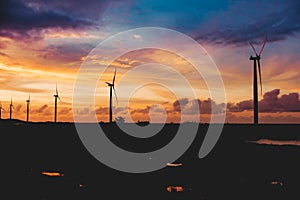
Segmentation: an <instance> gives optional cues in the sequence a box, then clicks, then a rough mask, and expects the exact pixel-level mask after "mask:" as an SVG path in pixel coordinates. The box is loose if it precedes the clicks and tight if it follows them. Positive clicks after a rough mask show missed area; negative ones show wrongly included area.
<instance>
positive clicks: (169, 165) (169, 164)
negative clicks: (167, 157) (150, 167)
mask: <svg viewBox="0 0 300 200" xmlns="http://www.w3.org/2000/svg"><path fill="white" fill-rule="evenodd" d="M167 166H168V167H180V166H182V163H167Z"/></svg>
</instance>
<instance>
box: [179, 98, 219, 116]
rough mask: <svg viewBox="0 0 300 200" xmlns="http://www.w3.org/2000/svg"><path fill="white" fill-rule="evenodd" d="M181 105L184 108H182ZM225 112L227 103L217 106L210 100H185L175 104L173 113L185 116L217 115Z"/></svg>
mask: <svg viewBox="0 0 300 200" xmlns="http://www.w3.org/2000/svg"><path fill="white" fill-rule="evenodd" d="M180 103H182V104H181V106H182V107H180ZM224 110H225V103H221V104H217V103H216V102H215V101H214V100H212V99H210V98H208V99H205V100H200V99H192V100H189V99H188V98H183V99H179V100H176V101H175V102H174V103H173V111H174V112H181V111H184V113H185V114H197V113H199V112H200V114H211V113H213V114H216V113H222V112H224Z"/></svg>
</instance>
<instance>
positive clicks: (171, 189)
mask: <svg viewBox="0 0 300 200" xmlns="http://www.w3.org/2000/svg"><path fill="white" fill-rule="evenodd" d="M166 190H167V191H168V192H183V191H184V190H185V189H184V188H183V187H182V186H168V187H167V188H166Z"/></svg>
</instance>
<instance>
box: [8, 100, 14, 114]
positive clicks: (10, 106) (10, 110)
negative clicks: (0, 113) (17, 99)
mask: <svg viewBox="0 0 300 200" xmlns="http://www.w3.org/2000/svg"><path fill="white" fill-rule="evenodd" d="M12 109H15V107H14V105H13V104H12V98H11V99H10V104H9V119H12Z"/></svg>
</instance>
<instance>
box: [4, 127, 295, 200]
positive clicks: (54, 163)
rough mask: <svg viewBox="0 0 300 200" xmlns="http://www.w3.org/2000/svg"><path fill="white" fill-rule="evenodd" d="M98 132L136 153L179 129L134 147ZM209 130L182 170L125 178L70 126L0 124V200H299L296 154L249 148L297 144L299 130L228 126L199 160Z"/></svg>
mask: <svg viewBox="0 0 300 200" xmlns="http://www.w3.org/2000/svg"><path fill="white" fill-rule="evenodd" d="M101 126H102V127H103V129H104V130H105V131H106V133H107V135H108V137H109V138H110V139H111V140H112V141H114V142H115V143H116V144H118V145H119V146H121V147H122V148H124V149H127V150H131V151H136V152H145V151H149V150H154V149H158V148H160V147H162V146H163V145H165V144H166V143H168V142H169V141H170V140H171V139H172V137H173V136H174V134H175V133H176V130H177V128H178V125H176V124H168V125H165V127H164V128H163V130H162V132H161V133H159V134H158V135H157V136H155V137H153V138H151V139H148V140H142V139H141V140H137V139H133V138H130V137H128V136H126V135H124V134H120V132H119V131H118V128H116V127H115V126H116V125H114V124H101ZM207 127H208V125H200V128H199V131H198V134H197V137H196V139H195V140H194V142H193V144H192V145H191V147H190V148H189V149H188V151H187V152H186V153H185V154H184V155H183V156H182V157H181V158H179V159H178V160H177V163H182V164H183V165H182V166H180V167H166V168H163V169H161V170H159V171H155V172H151V173H146V174H129V173H124V172H119V171H116V170H113V169H110V168H109V167H107V166H105V165H103V164H101V163H100V162H99V161H97V160H96V159H95V158H93V156H91V155H90V154H89V153H88V151H87V150H86V149H85V147H84V146H83V144H82V143H81V141H80V139H79V136H78V135H77V132H76V129H75V126H74V124H68V123H66V124H65V123H59V124H52V123H32V124H31V123H30V124H25V123H18V122H15V123H9V122H7V121H2V122H0V130H1V131H0V133H1V155H2V156H1V157H2V159H1V169H2V170H1V176H2V177H1V182H2V184H1V185H2V186H1V194H0V195H1V199H132V200H135V199H140V200H143V199H153V200H154V199H183V200H194V199H195V200H201V199H208V200H213V199H224V200H225V199H226V200H227V199H251V200H253V199H265V200H269V199H270V200H273V199H284V200H286V199H299V195H300V193H299V191H300V162H299V161H300V146H296V145H281V146H278V145H274V146H273V145H260V144H255V143H249V142H247V141H255V140H258V139H261V138H268V139H274V140H300V132H299V130H300V129H299V128H300V125H259V126H253V125H231V124H226V125H225V127H224V129H223V132H222V135H221V138H220V140H219V141H218V143H217V145H216V146H215V148H214V149H213V151H212V152H211V153H210V154H209V155H208V156H207V157H205V158H203V159H199V158H198V151H199V148H200V146H201V144H202V141H203V138H204V136H205V133H206V130H207ZM295 144H296V143H295ZM42 172H60V173H62V174H63V176H59V177H51V176H47V175H44V174H42ZM168 186H181V187H183V192H180V191H179V192H173V191H172V192H168V191H167V189H166V188H167V187H168ZM6 195H9V196H7V197H5V198H4V196H6Z"/></svg>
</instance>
